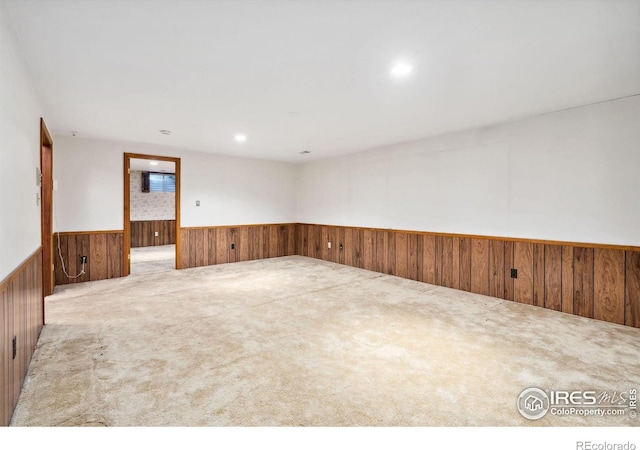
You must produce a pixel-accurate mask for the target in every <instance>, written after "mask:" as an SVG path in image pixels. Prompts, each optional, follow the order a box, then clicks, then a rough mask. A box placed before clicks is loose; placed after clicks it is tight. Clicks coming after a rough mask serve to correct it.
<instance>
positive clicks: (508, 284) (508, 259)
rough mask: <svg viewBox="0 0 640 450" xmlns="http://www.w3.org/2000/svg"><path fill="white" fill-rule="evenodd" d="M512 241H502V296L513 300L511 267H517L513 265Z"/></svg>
mask: <svg viewBox="0 0 640 450" xmlns="http://www.w3.org/2000/svg"><path fill="white" fill-rule="evenodd" d="M514 244H515V243H514V242H511V241H507V242H504V296H503V297H502V298H504V299H505V300H513V299H514V297H513V295H514V280H515V279H514V278H511V269H517V268H516V267H514V260H513V255H514V253H513V247H514Z"/></svg>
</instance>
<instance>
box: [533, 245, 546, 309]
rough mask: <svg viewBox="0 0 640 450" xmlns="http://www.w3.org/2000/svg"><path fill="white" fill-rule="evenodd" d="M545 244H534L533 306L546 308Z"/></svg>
mask: <svg viewBox="0 0 640 450" xmlns="http://www.w3.org/2000/svg"><path fill="white" fill-rule="evenodd" d="M544 286H545V277H544V244H533V304H534V305H535V306H540V307H542V308H544V295H545V288H544Z"/></svg>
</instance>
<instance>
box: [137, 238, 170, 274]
mask: <svg viewBox="0 0 640 450" xmlns="http://www.w3.org/2000/svg"><path fill="white" fill-rule="evenodd" d="M175 268H176V245H175V244H170V245H156V246H153V247H137V248H132V249H131V274H132V275H139V274H143V273H152V272H164V271H167V270H175Z"/></svg>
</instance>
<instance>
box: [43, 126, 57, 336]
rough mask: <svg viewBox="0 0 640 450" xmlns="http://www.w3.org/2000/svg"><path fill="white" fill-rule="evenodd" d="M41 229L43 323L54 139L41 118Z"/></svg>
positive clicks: (49, 282)
mask: <svg viewBox="0 0 640 450" xmlns="http://www.w3.org/2000/svg"><path fill="white" fill-rule="evenodd" d="M40 230H41V239H42V298H43V302H42V321H43V322H42V324H43V325H44V297H46V296H47V295H51V294H53V288H54V283H55V277H54V276H53V263H54V259H53V139H51V134H49V130H48V129H47V125H46V124H45V123H44V119H43V118H42V117H41V118H40Z"/></svg>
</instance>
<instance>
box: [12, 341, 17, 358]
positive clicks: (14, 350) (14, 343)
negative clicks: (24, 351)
mask: <svg viewBox="0 0 640 450" xmlns="http://www.w3.org/2000/svg"><path fill="white" fill-rule="evenodd" d="M17 354H18V338H17V337H16V336H14V337H13V358H12V359H16V355H17Z"/></svg>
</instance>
